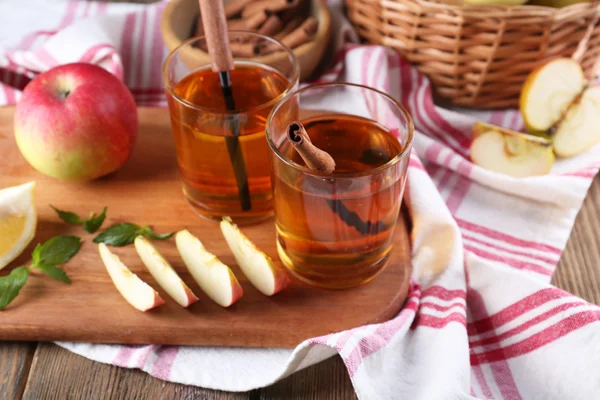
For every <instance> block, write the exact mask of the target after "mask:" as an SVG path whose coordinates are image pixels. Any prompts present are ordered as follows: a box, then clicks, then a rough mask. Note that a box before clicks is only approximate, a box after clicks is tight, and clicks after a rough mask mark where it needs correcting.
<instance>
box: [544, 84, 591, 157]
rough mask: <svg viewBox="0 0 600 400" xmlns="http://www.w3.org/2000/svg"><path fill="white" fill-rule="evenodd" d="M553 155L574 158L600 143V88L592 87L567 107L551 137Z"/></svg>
mask: <svg viewBox="0 0 600 400" xmlns="http://www.w3.org/2000/svg"><path fill="white" fill-rule="evenodd" d="M552 139H553V142H554V153H556V155H557V156H559V157H568V156H574V155H577V154H579V153H582V152H584V151H585V150H587V149H589V148H590V147H592V146H593V145H595V144H596V143H598V141H600V87H597V86H592V87H589V88H587V89H585V90H584V91H583V94H582V95H581V96H580V97H579V98H578V99H576V100H575V102H574V103H573V104H572V105H571V106H570V107H569V109H568V111H567V113H566V115H565V117H564V118H563V119H562V121H561V122H560V123H559V124H558V126H557V127H556V130H555V131H554V134H553V136H552Z"/></svg>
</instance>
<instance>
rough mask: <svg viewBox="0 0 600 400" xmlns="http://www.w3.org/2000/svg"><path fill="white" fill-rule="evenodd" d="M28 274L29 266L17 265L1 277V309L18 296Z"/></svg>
mask: <svg viewBox="0 0 600 400" xmlns="http://www.w3.org/2000/svg"><path fill="white" fill-rule="evenodd" d="M28 276H29V270H28V269H27V267H17V268H15V269H13V270H12V271H11V272H10V274H8V275H6V276H3V277H1V278H0V310H4V309H5V308H6V306H8V305H9V304H10V303H11V302H12V301H13V300H14V299H15V297H17V296H18V294H19V292H20V291H21V288H22V287H23V286H25V282H27V277H28Z"/></svg>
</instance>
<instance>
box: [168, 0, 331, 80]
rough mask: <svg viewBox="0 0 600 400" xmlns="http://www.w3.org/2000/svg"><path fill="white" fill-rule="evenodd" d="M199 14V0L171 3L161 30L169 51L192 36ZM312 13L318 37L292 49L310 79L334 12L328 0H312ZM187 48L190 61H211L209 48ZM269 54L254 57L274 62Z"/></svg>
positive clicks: (263, 61)
mask: <svg viewBox="0 0 600 400" xmlns="http://www.w3.org/2000/svg"><path fill="white" fill-rule="evenodd" d="M225 1H226V2H227V1H228V0H225ZM199 14H200V10H199V7H198V0H173V1H171V2H169V3H167V5H166V7H165V10H164V12H163V15H162V21H161V30H162V36H163V40H164V41H165V44H166V45H167V48H168V49H169V51H173V50H175V49H176V48H177V47H179V46H180V45H181V44H182V43H183V42H184V41H186V40H187V39H189V38H190V37H192V28H193V27H194V26H195V21H196V20H197V18H198V16H199ZM310 14H311V15H312V16H313V17H315V18H316V19H317V21H319V28H318V29H317V33H316V35H315V40H312V41H310V42H308V43H305V44H303V45H301V46H298V47H297V48H295V49H293V50H292V51H293V53H294V55H295V56H296V59H297V60H298V64H299V66H300V79H301V80H306V79H308V78H309V77H310V76H311V74H312V73H313V72H314V70H315V69H316V68H317V66H318V65H319V62H320V61H321V58H322V57H323V54H324V53H325V49H326V48H327V44H328V43H329V37H330V36H331V13H330V11H329V8H327V5H326V4H325V0H311V8H310ZM186 50H187V51H186V55H185V59H187V60H188V61H186V63H188V62H190V63H191V62H193V64H195V65H196V66H201V65H206V64H209V63H210V57H209V55H208V54H207V53H206V52H204V51H202V50H200V49H198V48H189V49H186ZM268 58H269V56H260V57H255V58H251V59H250V60H252V61H256V62H258V63H264V64H268V65H273V64H274V62H273V61H272V60H267V59H268ZM266 61H268V62H266ZM275 63H276V62H275Z"/></svg>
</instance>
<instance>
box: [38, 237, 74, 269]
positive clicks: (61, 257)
mask: <svg viewBox="0 0 600 400" xmlns="http://www.w3.org/2000/svg"><path fill="white" fill-rule="evenodd" d="M80 248H81V239H79V238H78V237H77V236H55V237H53V238H52V239H50V240H48V241H47V242H46V243H44V244H38V245H37V246H36V247H35V249H33V253H32V254H31V258H32V259H33V265H34V266H35V267H37V268H40V269H41V267H47V266H57V265H61V264H64V263H66V262H67V261H69V260H70V259H71V257H73V256H74V255H75V254H77V252H78V251H79V249H80Z"/></svg>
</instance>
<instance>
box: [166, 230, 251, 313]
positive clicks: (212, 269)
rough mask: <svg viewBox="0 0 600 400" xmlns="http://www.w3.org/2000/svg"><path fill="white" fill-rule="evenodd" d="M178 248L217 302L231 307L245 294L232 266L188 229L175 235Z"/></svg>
mask: <svg viewBox="0 0 600 400" xmlns="http://www.w3.org/2000/svg"><path fill="white" fill-rule="evenodd" d="M175 243H176V244H177V250H179V254H180V255H181V258H182V259H183V262H184V263H185V265H186V266H187V268H188V270H189V271H190V273H191V274H192V277H193V278H194V280H195V281H196V283H198V285H199V286H200V288H201V289H202V290H203V291H204V293H206V295H207V296H208V297H210V298H211V299H212V300H213V301H214V302H215V303H217V304H218V305H220V306H222V307H229V306H230V305H232V304H233V303H235V302H236V301H238V300H239V299H240V298H241V297H242V295H243V294H244V290H243V289H242V286H241V285H240V283H239V282H238V280H237V278H236V277H235V275H234V273H233V271H231V268H229V267H228V266H227V265H225V264H223V263H222V262H221V260H219V258H218V257H217V256H215V255H214V254H212V253H210V252H208V250H206V248H205V247H204V245H203V244H202V242H200V240H199V239H198V238H197V237H195V236H194V235H192V234H191V233H190V232H188V231H187V230H183V231H180V232H177V234H176V235H175Z"/></svg>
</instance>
